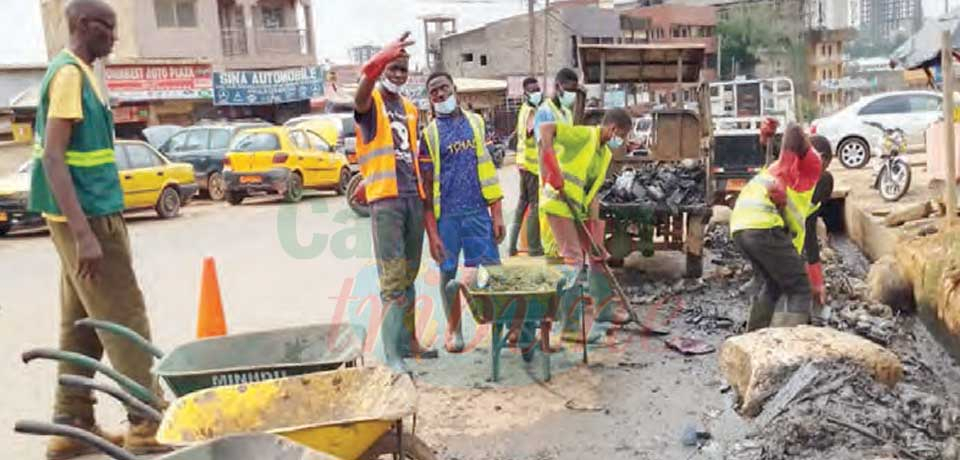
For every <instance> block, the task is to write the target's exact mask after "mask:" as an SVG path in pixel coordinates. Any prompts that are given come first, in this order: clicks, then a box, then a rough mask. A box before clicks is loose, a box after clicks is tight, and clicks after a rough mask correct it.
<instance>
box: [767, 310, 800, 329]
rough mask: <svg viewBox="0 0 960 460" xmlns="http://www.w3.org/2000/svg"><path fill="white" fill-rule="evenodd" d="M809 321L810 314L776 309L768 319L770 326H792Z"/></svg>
mask: <svg viewBox="0 0 960 460" xmlns="http://www.w3.org/2000/svg"><path fill="white" fill-rule="evenodd" d="M809 323H810V315H808V314H806V313H791V312H786V311H778V312H776V313H774V314H773V319H772V320H770V327H793V326H800V325H804V324H809Z"/></svg>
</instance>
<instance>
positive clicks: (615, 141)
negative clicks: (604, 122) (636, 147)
mask: <svg viewBox="0 0 960 460" xmlns="http://www.w3.org/2000/svg"><path fill="white" fill-rule="evenodd" d="M607 147H610V148H612V149H618V148H620V147H623V138H622V137H620V136H613V137H611V138H610V140H609V141H607Z"/></svg>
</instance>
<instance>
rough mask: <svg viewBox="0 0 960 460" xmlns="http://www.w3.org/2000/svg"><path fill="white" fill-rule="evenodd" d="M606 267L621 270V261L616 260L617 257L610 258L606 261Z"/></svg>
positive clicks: (619, 259)
mask: <svg viewBox="0 0 960 460" xmlns="http://www.w3.org/2000/svg"><path fill="white" fill-rule="evenodd" d="M607 265H609V266H611V267H613V268H621V267H623V259H621V258H618V257H611V258H609V259H607Z"/></svg>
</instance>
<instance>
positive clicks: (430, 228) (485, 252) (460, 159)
mask: <svg viewBox="0 0 960 460" xmlns="http://www.w3.org/2000/svg"><path fill="white" fill-rule="evenodd" d="M427 93H428V94H429V96H430V102H431V104H432V105H433V111H434V114H435V115H436V117H435V118H434V119H433V120H432V121H431V122H430V124H429V125H427V127H426V129H424V132H423V136H422V137H421V139H423V141H422V142H421V143H420V156H421V157H427V156H429V159H430V160H429V161H422V162H421V163H420V168H421V177H423V178H424V185H425V187H424V188H425V190H427V199H426V204H425V206H424V215H425V216H424V226H425V227H426V230H427V237H428V238H429V240H430V255H431V256H432V257H433V259H434V260H435V261H436V262H437V264H439V265H440V275H441V278H440V280H441V281H440V282H441V284H440V285H441V293H442V296H441V297H442V299H443V306H444V310H445V311H446V314H447V334H446V341H445V347H446V349H447V351H449V352H451V353H459V352H462V351H463V347H464V341H463V332H462V330H461V324H460V318H461V302H460V297H459V290H458V289H457V288H456V284H451V281H453V280H454V279H456V277H457V266H458V264H459V261H460V254H461V253H463V259H464V265H465V266H466V267H470V268H471V270H470V273H465V276H472V274H473V270H472V268H473V267H477V266H479V265H500V253H499V251H498V249H497V245H498V244H499V243H500V242H501V241H503V237H504V236H505V231H504V226H503V211H502V209H501V205H502V202H503V191H502V190H501V188H500V180H499V178H498V177H497V168H496V166H494V164H493V159H492V158H491V157H490V154H489V153H488V152H487V151H486V148H485V147H484V134H485V133H486V129H485V127H484V121H483V117H481V116H480V115H478V114H476V113H473V112H470V111H466V110H463V109H461V108H460V105H459V103H458V102H457V91H456V87H455V86H454V83H453V78H451V77H450V75H449V74H446V73H443V72H437V73H434V74H432V75H430V77H428V78H427ZM448 284H450V286H448Z"/></svg>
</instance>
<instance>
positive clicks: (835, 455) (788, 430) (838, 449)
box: [727, 363, 960, 460]
mask: <svg viewBox="0 0 960 460" xmlns="http://www.w3.org/2000/svg"><path fill="white" fill-rule="evenodd" d="M914 380H916V379H914ZM942 391H944V388H942V387H939V386H938V385H937V384H936V383H935V382H931V381H922V382H920V381H910V382H904V383H901V384H899V385H897V386H896V387H895V388H893V389H891V388H890V387H887V386H886V385H883V384H881V383H878V382H876V381H875V380H874V379H873V378H872V377H871V376H870V375H869V374H868V373H866V372H865V371H863V370H862V369H861V368H860V367H858V366H856V365H854V364H850V363H836V364H824V363H820V364H810V365H807V366H804V367H803V368H801V369H800V370H798V371H797V372H796V373H795V374H794V375H793V377H792V378H791V379H790V381H788V383H787V384H786V385H784V387H783V388H782V389H781V390H780V392H779V393H778V394H777V395H776V396H775V397H774V398H773V399H772V400H771V402H770V403H768V405H767V406H766V407H765V409H764V412H763V413H762V414H761V415H760V416H758V417H757V418H756V419H754V421H753V424H754V427H755V431H754V432H753V433H751V434H750V435H748V437H747V439H745V440H743V441H741V442H738V443H736V444H735V445H734V446H733V448H732V449H731V452H729V454H730V455H729V456H728V457H727V458H730V459H733V460H747V459H764V460H777V459H788V458H789V459H800V458H802V459H820V458H823V459H845V458H858V459H862V458H875V457H878V458H891V457H895V458H909V459H939V458H946V457H944V456H943V454H944V452H945V451H948V450H949V449H952V446H951V444H952V443H954V442H955V441H951V438H953V437H955V436H957V435H960V407H958V406H957V405H956V404H955V403H954V402H952V401H950V400H947V399H944V398H943V397H942V396H941V395H942V394H943V393H942ZM950 460H954V458H950Z"/></svg>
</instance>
